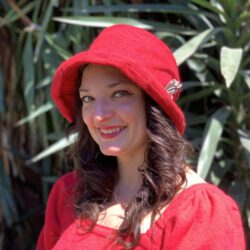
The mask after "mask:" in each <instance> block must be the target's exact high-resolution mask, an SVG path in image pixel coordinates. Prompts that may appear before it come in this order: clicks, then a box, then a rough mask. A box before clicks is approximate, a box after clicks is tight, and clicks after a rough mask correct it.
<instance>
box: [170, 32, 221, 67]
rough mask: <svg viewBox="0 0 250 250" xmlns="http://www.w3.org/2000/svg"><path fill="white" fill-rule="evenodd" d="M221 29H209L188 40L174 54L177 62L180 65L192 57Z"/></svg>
mask: <svg viewBox="0 0 250 250" xmlns="http://www.w3.org/2000/svg"><path fill="white" fill-rule="evenodd" d="M220 30H221V29H219V28H216V29H207V30H205V31H203V32H201V33H199V34H198V35H196V36H195V37H193V38H192V39H190V40H189V41H188V42H186V43H185V44H184V45H182V46H181V47H180V48H178V49H177V50H176V51H175V52H174V56H175V58H176V61H177V64H178V65H180V64H182V63H183V62H185V61H186V60H187V59H188V58H189V57H191V56H192V55H193V54H194V53H195V52H196V51H197V50H198V49H199V48H200V47H201V46H202V45H203V44H204V43H206V42H207V41H208V40H209V39H210V38H211V37H212V36H213V35H215V33H217V32H218V31H220Z"/></svg>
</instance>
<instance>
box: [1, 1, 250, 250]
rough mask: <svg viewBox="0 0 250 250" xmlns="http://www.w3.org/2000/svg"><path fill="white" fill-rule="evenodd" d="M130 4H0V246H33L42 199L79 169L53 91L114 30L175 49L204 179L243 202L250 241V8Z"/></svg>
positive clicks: (191, 137)
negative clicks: (61, 73) (69, 155)
mask: <svg viewBox="0 0 250 250" xmlns="http://www.w3.org/2000/svg"><path fill="white" fill-rule="evenodd" d="M124 2H129V1H121V0H120V1H119V0H117V1H110V0H106V1H104V0H103V1H97V0H96V1H94V0H92V1H91V3H87V2H86V1H77V0H74V1H68V2H67V1H65V3H64V2H63V1H61V2H58V1H55V0H51V1H18V2H14V1H8V2H6V1H4V0H2V1H1V5H0V13H1V16H0V36H1V39H0V51H1V58H0V121H1V122H0V126H1V141H2V146H1V148H0V164H1V166H0V180H1V182H0V194H1V196H0V197H1V198H0V202H1V203H0V204H1V206H0V221H1V222H2V226H1V227H0V228H1V231H0V248H1V246H3V244H4V247H7V248H8V249H12V248H13V249H31V248H34V244H35V238H36V237H37V233H38V231H39V230H40V226H41V223H42V216H41V214H42V211H43V206H41V201H42V200H44V203H45V202H46V200H47V195H48V190H49V188H50V185H51V184H52V183H53V182H54V181H55V179H56V177H55V176H57V175H60V174H61V173H63V172H65V171H68V170H69V169H70V167H69V166H68V164H67V162H65V157H64V154H63V151H62V149H64V148H65V147H66V146H67V145H69V144H70V143H71V142H72V141H73V140H74V135H72V137H70V138H69V140H67V139H66V138H65V136H64V128H65V126H66V122H65V121H64V120H63V118H62V117H61V116H60V115H59V114H58V112H57V110H56V109H55V108H54V104H53V103H52V101H51V97H50V92H49V90H50V82H51V78H52V76H53V73H54V71H55V69H56V68H57V66H58V65H59V63H60V62H62V61H63V60H65V59H67V58H68V57H70V56H71V55H72V54H74V53H76V52H79V51H81V50H84V49H86V48H87V47H88V45H89V44H90V43H91V41H92V40H93V39H94V38H95V36H96V35H97V33H98V32H99V30H100V28H103V27H106V26H109V25H111V24H115V23H128V24H132V25H136V26H139V27H142V28H145V29H149V30H151V31H152V32H154V33H155V34H156V35H157V36H158V37H160V38H161V39H162V40H164V41H165V42H166V43H167V44H169V46H170V47H171V48H172V49H173V50H174V54H175V56H176V59H177V62H178V64H179V65H180V71H181V76H182V80H183V92H182V97H181V98H180V100H179V104H180V106H181V107H182V108H183V110H184V111H185V115H186V118H187V129H186V134H185V136H186V137H187V138H188V139H189V140H190V141H191V142H192V143H193V145H194V146H195V148H196V149H197V152H198V153H197V155H198V156H197V171H198V173H199V174H200V175H201V176H202V177H204V178H206V179H207V180H208V181H210V182H212V183H214V184H215V185H218V186H220V187H221V188H222V189H224V190H225V191H226V192H228V193H229V194H230V195H231V196H233V197H234V198H235V200H236V201H237V202H238V204H239V206H240V209H241V213H242V218H243V221H244V223H245V228H246V232H247V233H248V237H249V228H250V200H249V197H250V115H249V114H250V112H249V111H250V110H249V109H250V91H249V89H250V70H249V68H250V57H249V54H250V53H249V50H250V32H249V31H250V25H249V24H250V3H249V1H247V0H240V1H236V0H210V1H205V0H190V1H182V0H178V1H177V0H176V1H167V3H166V1H152V2H154V3H152V4H150V3H146V2H150V1H142V0H141V1H135V0H134V1H131V2H130V3H124ZM144 2H145V3H144ZM162 2H164V3H162ZM40 183H41V185H40ZM41 190H42V192H41ZM34 218H37V219H36V220H34ZM34 228H35V229H36V230H33V229H34ZM27 235H29V237H27ZM27 238H29V239H30V241H27V240H26V239H27ZM1 239H4V243H3V240H1ZM24 239H25V240H24ZM21 241H22V244H19V242H21ZM20 245H21V246H22V247H20Z"/></svg>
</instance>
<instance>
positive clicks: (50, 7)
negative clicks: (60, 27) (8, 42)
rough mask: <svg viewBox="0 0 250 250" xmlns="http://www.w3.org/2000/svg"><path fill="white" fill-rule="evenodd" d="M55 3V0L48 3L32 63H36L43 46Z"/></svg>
mask: <svg viewBox="0 0 250 250" xmlns="http://www.w3.org/2000/svg"><path fill="white" fill-rule="evenodd" d="M56 2H57V0H51V1H49V4H48V7H47V9H46V11H45V14H44V18H43V22H42V26H41V29H40V32H39V34H38V40H37V44H36V48H35V53H34V62H37V60H38V58H39V55H40V51H41V48H42V44H43V40H44V37H45V33H46V30H47V28H48V25H49V22H50V20H51V16H52V12H53V8H54V6H55V4H56Z"/></svg>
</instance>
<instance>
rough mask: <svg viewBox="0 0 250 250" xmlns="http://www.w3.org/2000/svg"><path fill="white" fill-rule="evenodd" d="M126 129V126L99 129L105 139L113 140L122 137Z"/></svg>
mask: <svg viewBox="0 0 250 250" xmlns="http://www.w3.org/2000/svg"><path fill="white" fill-rule="evenodd" d="M125 128H126V127H125V126H106V127H101V128H99V130H100V134H101V136H102V137H103V138H104V139H111V138H113V137H116V136H118V135H120V134H121V133H122V132H123V130H124V129H125Z"/></svg>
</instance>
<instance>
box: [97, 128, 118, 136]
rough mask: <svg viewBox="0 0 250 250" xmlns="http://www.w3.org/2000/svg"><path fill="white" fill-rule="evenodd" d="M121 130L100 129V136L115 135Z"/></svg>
mask: <svg viewBox="0 0 250 250" xmlns="http://www.w3.org/2000/svg"><path fill="white" fill-rule="evenodd" d="M121 130H123V127H119V128H112V129H100V131H101V133H102V134H106V135H107V134H112V133H117V132H119V131H121Z"/></svg>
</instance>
